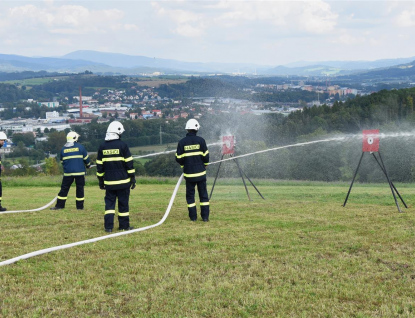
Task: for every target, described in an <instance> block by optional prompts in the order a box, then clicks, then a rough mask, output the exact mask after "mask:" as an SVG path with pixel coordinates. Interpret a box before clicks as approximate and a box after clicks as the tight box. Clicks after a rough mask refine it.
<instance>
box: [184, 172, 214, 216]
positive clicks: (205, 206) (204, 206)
mask: <svg viewBox="0 0 415 318" xmlns="http://www.w3.org/2000/svg"><path fill="white" fill-rule="evenodd" d="M196 186H197V192H198V193H199V200H200V214H201V216H202V219H203V220H206V219H207V220H209V196H208V193H207V188H206V179H205V180H202V181H197V182H191V181H188V180H186V201H187V209H188V210H189V218H190V219H191V220H192V221H194V220H196V219H197V210H196V203H195V187H196Z"/></svg>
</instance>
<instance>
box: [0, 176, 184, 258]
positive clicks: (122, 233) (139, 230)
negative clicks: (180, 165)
mask: <svg viewBox="0 0 415 318" xmlns="http://www.w3.org/2000/svg"><path fill="white" fill-rule="evenodd" d="M182 180H183V174H182V175H181V176H180V178H179V180H178V181H177V184H176V187H175V188H174V191H173V194H172V196H171V198H170V202H169V205H168V206H167V210H166V212H165V213H164V216H163V217H162V219H161V220H160V221H159V222H157V223H155V224H152V225H149V226H145V227H140V228H138V229H134V230H129V231H124V232H118V233H114V234H109V235H105V236H99V237H96V238H93V239H89V240H85V241H79V242H74V243H70V244H65V245H59V246H54V247H50V248H45V249H43V250H39V251H35V252H32V253H28V254H24V255H20V256H17V257H15V258H11V259H8V260H5V261H3V262H0V266H3V265H9V264H13V263H15V262H17V261H20V260H23V259H28V258H31V257H34V256H38V255H42V254H46V253H50V252H54V251H58V250H63V249H66V248H70V247H74V246H78V245H83V244H88V243H94V242H98V241H102V240H106V239H109V238H113V237H117V236H121V235H127V234H131V233H135V232H141V231H145V230H148V229H151V228H153V227H156V226H159V225H161V224H163V223H164V221H165V220H166V219H167V216H168V215H169V213H170V210H171V207H172V206H173V202H174V199H175V198H176V195H177V191H178V190H179V186H180V183H181V182H182Z"/></svg>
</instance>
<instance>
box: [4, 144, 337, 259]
mask: <svg viewBox="0 0 415 318" xmlns="http://www.w3.org/2000/svg"><path fill="white" fill-rule="evenodd" d="M342 139H344V138H331V139H323V140H316V141H310V142H304V143H299V144H294V145H287V146H281V147H276V148H270V149H266V150H262V151H257V152H252V153H247V154H244V155H240V156H235V157H231V158H228V159H222V160H219V161H215V162H212V163H211V164H216V163H219V162H223V161H228V160H234V159H236V158H240V157H246V156H250V155H253V154H257V153H264V152H268V151H273V150H278V149H283V148H289V147H296V146H304V145H309V144H314V143H320V142H325V141H335V140H342ZM182 180H183V174H182V175H181V176H180V178H179V180H178V181H177V184H176V187H175V188H174V191H173V194H172V196H171V198H170V202H169V205H168V206H167V210H166V212H165V213H164V216H163V218H162V219H161V220H160V221H159V222H157V223H155V224H153V225H149V226H145V227H141V228H138V229H133V230H130V231H124V232H119V233H114V234H109V235H105V236H99V237H96V238H93V239H89V240H84V241H79V242H74V243H70V244H65V245H60V246H55V247H50V248H46V249H43V250H38V251H35V252H31V253H28V254H24V255H20V256H17V257H15V258H11V259H9V260H5V261H2V262H0V266H3V265H9V264H13V263H15V262H17V261H20V260H23V259H28V258H31V257H34V256H38V255H42V254H46V253H50V252H54V251H58V250H62V249H66V248H71V247H74V246H78V245H83V244H88V243H94V242H98V241H102V240H105V239H108V238H113V237H117V236H121V235H127V234H131V233H135V232H140V231H145V230H148V229H151V228H154V227H156V226H159V225H161V224H163V223H164V221H165V220H166V219H167V216H168V215H169V213H170V210H171V207H172V206H173V202H174V199H175V198H176V195H177V191H178V190H179V186H180V184H181V182H182ZM55 199H56V198H54V199H53V200H52V202H50V203H49V205H51V204H52V203H53V202H54V201H55ZM49 205H47V206H49ZM47 206H44V207H42V208H39V209H35V210H42V209H45V208H46V207H47ZM35 210H26V211H27V212H28V211H35ZM26 211H21V212H26ZM15 212H19V211H9V212H8V213H15ZM2 213H4V212H2Z"/></svg>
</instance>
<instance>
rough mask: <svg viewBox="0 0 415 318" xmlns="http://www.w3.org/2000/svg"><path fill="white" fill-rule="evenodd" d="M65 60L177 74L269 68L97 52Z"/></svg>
mask: <svg viewBox="0 0 415 318" xmlns="http://www.w3.org/2000/svg"><path fill="white" fill-rule="evenodd" d="M62 58H65V59H75V60H87V61H92V62H96V63H102V64H106V65H109V66H113V67H122V68H126V69H131V68H135V67H149V68H153V69H158V70H163V69H169V70H176V72H178V71H181V72H201V73H202V72H203V73H209V72H210V73H221V72H225V73H236V72H248V73H251V74H252V73H254V72H255V69H256V68H266V67H269V66H260V65H254V64H241V63H196V62H195V63H193V62H182V61H177V60H170V59H160V58H157V57H153V58H150V57H146V56H139V55H126V54H119V53H106V52H97V51H75V52H72V53H69V54H66V55H64V56H62Z"/></svg>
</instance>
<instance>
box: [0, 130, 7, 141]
mask: <svg viewBox="0 0 415 318" xmlns="http://www.w3.org/2000/svg"><path fill="white" fill-rule="evenodd" d="M6 139H7V136H6V134H5V133H4V132H2V131H0V140H6Z"/></svg>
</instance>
